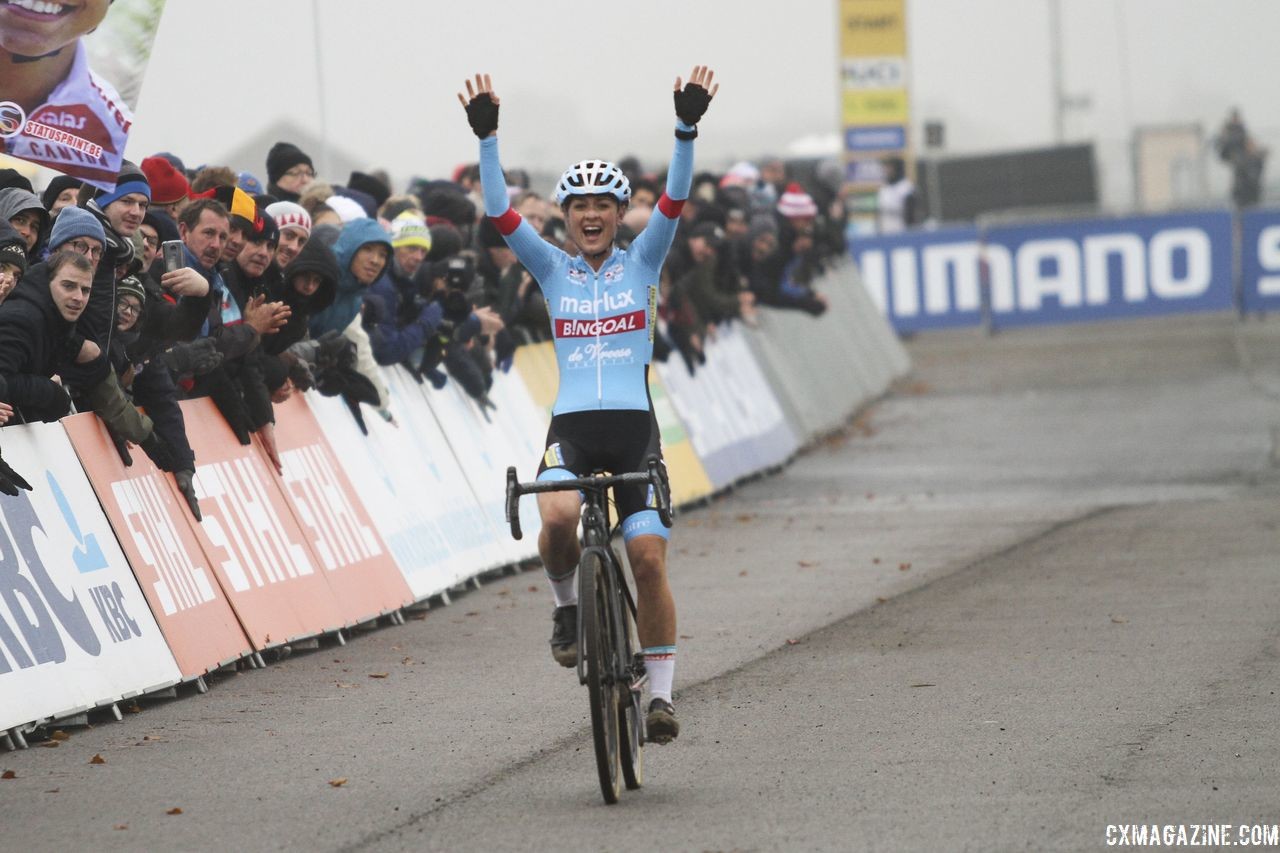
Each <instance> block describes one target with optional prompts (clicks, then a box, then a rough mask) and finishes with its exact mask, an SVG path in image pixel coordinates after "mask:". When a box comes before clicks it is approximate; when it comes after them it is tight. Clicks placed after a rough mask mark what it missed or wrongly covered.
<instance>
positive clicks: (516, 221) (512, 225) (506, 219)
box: [489, 207, 524, 237]
mask: <svg viewBox="0 0 1280 853" xmlns="http://www.w3.org/2000/svg"><path fill="white" fill-rule="evenodd" d="M489 221H490V222H492V223H493V225H494V227H495V228H497V229H498V233H499V234H501V235H502V236H503V237H506V236H508V235H510V234H511V232H512V231H515V230H516V229H517V228H519V227H520V223H521V222H523V221H524V220H523V219H521V218H520V214H518V213H516V209H515V208H514V207H508V208H507V212H506V213H504V214H502V215H501V216H490V217H489Z"/></svg>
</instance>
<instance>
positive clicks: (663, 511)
mask: <svg viewBox="0 0 1280 853" xmlns="http://www.w3.org/2000/svg"><path fill="white" fill-rule="evenodd" d="M645 462H646V468H647V470H646V471H638V472H635V473H628V474H609V475H604V476H598V477H574V478H572V479H567V480H535V481H534V482H532V483H521V482H520V480H519V478H518V477H517V476H516V469H515V466H511V467H509V468H507V523H508V524H510V525H511V536H512V538H513V539H522V538H524V534H523V532H522V531H521V530H520V496H521V495H532V494H538V493H541V492H569V491H574V490H579V491H582V490H590V491H595V492H604V491H605V490H606V489H609V488H612V487H613V486H618V485H627V484H639V483H648V484H649V485H651V486H653V493H654V498H655V503H657V507H656V509H657V511H658V518H659V519H660V520H661V521H662V524H663V526H664V527H670V526H671V520H672V519H671V491H670V484H669V482H668V480H667V469H666V466H664V465H661V464H660V463H659V461H658V457H656V456H650V457H649V458H648V459H647V460H645Z"/></svg>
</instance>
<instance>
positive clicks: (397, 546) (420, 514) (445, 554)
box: [306, 367, 497, 599]
mask: <svg viewBox="0 0 1280 853" xmlns="http://www.w3.org/2000/svg"><path fill="white" fill-rule="evenodd" d="M382 376H383V379H384V380H385V381H386V383H387V388H388V390H389V392H390V394H391V410H392V411H393V412H394V413H395V417H396V424H395V425H392V424H388V423H386V422H385V421H383V420H382V418H380V417H379V416H378V415H377V414H375V413H374V412H373V411H372V410H370V409H368V408H366V409H365V410H364V417H365V423H366V424H367V425H368V427H369V434H368V435H367V436H365V435H362V434H361V432H360V429H359V427H358V426H356V422H355V420H354V418H352V416H351V413H350V412H349V411H348V410H347V407H346V406H345V405H344V404H343V403H342V401H341V400H340V399H338V398H336V397H323V396H321V395H319V394H316V393H308V394H307V396H306V399H307V402H308V403H309V404H310V405H311V408H312V411H313V412H315V415H316V419H317V420H318V421H320V426H321V428H322V429H323V430H324V433H325V437H326V438H328V439H329V443H330V444H331V445H332V446H333V449H334V453H335V454H336V455H337V457H338V461H339V462H340V463H341V465H342V467H343V470H344V471H346V473H347V476H348V477H350V478H351V481H352V483H354V484H355V487H356V491H357V492H358V493H359V495H360V499H361V500H362V501H364V504H365V506H366V507H367V508H368V510H369V513H370V515H371V516H372V517H373V523H374V526H375V527H377V528H378V532H379V533H381V534H382V537H383V539H385V540H386V542H387V545H388V547H389V548H390V549H391V553H392V555H393V556H394V557H395V560H396V564H397V565H398V566H399V567H400V571H401V573H402V574H403V575H404V578H405V581H406V582H407V583H408V584H409V588H410V589H411V590H412V591H413V594H414V596H415V597H416V598H418V599H422V598H426V597H428V596H431V595H435V594H436V593H438V592H441V591H443V590H446V589H448V588H449V587H451V586H454V585H455V584H457V583H459V582H461V581H463V580H466V579H467V578H469V577H471V576H472V575H474V574H476V573H477V572H479V571H481V570H483V569H484V568H486V567H487V566H490V565H494V564H495V563H496V561H497V557H496V556H495V555H494V553H493V550H494V545H493V540H494V533H493V530H492V528H491V526H490V525H489V523H488V521H487V520H486V519H485V516H484V513H483V512H482V511H481V509H480V506H479V505H478V504H477V502H476V499H475V496H474V495H473V494H472V493H471V486H470V484H469V483H468V482H467V479H466V476H465V475H464V474H463V473H462V470H461V469H460V468H459V467H458V463H457V460H455V459H454V456H453V451H452V449H451V448H450V447H449V443H448V441H446V440H445V438H444V435H443V434H442V433H441V432H440V428H439V426H438V425H437V423H436V419H435V416H434V415H433V414H432V413H431V410H430V409H429V408H428V406H427V404H426V400H425V398H424V397H423V395H422V392H421V391H419V389H418V384H417V383H416V382H415V381H414V380H413V378H412V377H410V376H409V374H408V373H407V372H406V371H404V370H403V369H402V368H398V367H397V368H391V369H384V370H383V371H382Z"/></svg>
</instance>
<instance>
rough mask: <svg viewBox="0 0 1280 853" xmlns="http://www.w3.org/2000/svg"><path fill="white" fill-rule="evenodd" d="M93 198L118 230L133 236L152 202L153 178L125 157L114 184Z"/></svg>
mask: <svg viewBox="0 0 1280 853" xmlns="http://www.w3.org/2000/svg"><path fill="white" fill-rule="evenodd" d="M94 201H96V202H97V204H98V207H100V208H102V212H103V213H105V214H106V215H107V220H108V221H109V222H110V223H111V227H112V228H114V229H115V231H116V233H117V234H119V235H120V236H121V237H125V238H129V239H131V238H132V237H133V234H134V232H135V231H137V230H138V226H139V225H141V224H142V217H143V216H145V215H146V213H147V208H148V207H149V206H150V204H151V182H150V181H148V180H147V176H146V175H145V174H144V173H143V171H142V170H141V169H139V168H138V167H137V166H135V165H134V164H132V163H130V162H129V161H128V160H126V161H125V162H124V166H123V167H121V169H120V177H119V179H118V180H117V181H116V185H115V187H114V188H113V189H111V190H100V191H99V192H98V195H97V197H96V198H95V199H94Z"/></svg>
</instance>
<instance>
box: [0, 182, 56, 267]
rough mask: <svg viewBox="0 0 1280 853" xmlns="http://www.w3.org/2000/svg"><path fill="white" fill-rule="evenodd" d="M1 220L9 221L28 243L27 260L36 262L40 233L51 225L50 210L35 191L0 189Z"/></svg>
mask: <svg viewBox="0 0 1280 853" xmlns="http://www.w3.org/2000/svg"><path fill="white" fill-rule="evenodd" d="M0 220H3V221H5V222H8V223H9V225H10V226H12V227H13V230H15V231H17V232H18V233H19V234H21V235H22V239H23V240H24V241H25V242H26V244H27V248H26V251H27V260H28V261H29V262H31V263H35V262H36V260H37V255H36V247H37V246H38V245H39V243H40V235H41V234H43V233H44V232H45V231H46V230H47V229H48V227H49V212H48V211H46V210H45V209H44V205H43V204H41V203H40V198H39V196H37V195H36V194H35V193H33V192H30V191H28V190H24V189H20V188H18V187H9V188H8V189H3V190H0Z"/></svg>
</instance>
